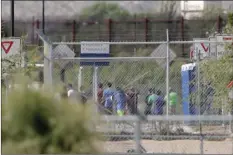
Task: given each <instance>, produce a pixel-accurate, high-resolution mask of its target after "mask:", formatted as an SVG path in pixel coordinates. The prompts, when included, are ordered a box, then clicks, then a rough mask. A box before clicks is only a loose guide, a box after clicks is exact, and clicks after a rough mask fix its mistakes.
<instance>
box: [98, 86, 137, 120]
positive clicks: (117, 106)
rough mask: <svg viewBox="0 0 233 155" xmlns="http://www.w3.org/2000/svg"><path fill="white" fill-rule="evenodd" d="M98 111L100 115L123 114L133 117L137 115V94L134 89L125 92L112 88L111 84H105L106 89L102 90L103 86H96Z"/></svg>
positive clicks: (118, 88)
mask: <svg viewBox="0 0 233 155" xmlns="http://www.w3.org/2000/svg"><path fill="white" fill-rule="evenodd" d="M97 96H98V103H97V106H98V109H99V112H100V113H104V114H108V115H111V114H114V113H115V112H116V114H117V115H119V116H123V115H125V114H131V115H134V114H136V113H137V104H138V93H137V92H136V90H135V89H134V88H131V89H129V90H127V91H126V92H125V91H124V90H123V89H122V88H120V87H117V88H116V89H113V88H112V83H110V82H108V83H107V88H105V89H104V88H103V84H102V83H100V84H99V85H98V94H97Z"/></svg>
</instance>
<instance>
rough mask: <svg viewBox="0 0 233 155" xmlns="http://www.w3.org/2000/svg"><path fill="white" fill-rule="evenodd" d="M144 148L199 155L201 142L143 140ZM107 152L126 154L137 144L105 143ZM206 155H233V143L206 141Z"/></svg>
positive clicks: (152, 150)
mask: <svg viewBox="0 0 233 155" xmlns="http://www.w3.org/2000/svg"><path fill="white" fill-rule="evenodd" d="M141 144H142V146H143V147H144V148H145V149H146V150H147V152H148V153H181V154H191V153H192V154H194V153H196V154H199V153H200V141H199V140H172V141H154V140H142V141H141ZM103 145H104V149H105V152H114V153H125V152H127V150H129V149H134V148H135V143H134V142H133V141H132V140H129V141H116V142H112V141H111V142H110V141H108V142H104V144H103ZM204 153H205V154H233V141H232V140H230V139H228V140H225V141H204Z"/></svg>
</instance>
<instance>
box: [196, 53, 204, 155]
mask: <svg viewBox="0 0 233 155" xmlns="http://www.w3.org/2000/svg"><path fill="white" fill-rule="evenodd" d="M195 50H197V49H195ZM196 53H197V105H198V106H199V127H200V154H201V155H202V154H204V142H203V140H204V137H203V134H202V123H201V119H200V117H201V110H202V108H201V98H200V95H201V93H200V92H201V85H200V58H201V52H200V50H198V51H197V52H196Z"/></svg>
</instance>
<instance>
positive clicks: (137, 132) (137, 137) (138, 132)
mask: <svg viewBox="0 0 233 155" xmlns="http://www.w3.org/2000/svg"><path fill="white" fill-rule="evenodd" d="M134 134H135V145H136V146H135V149H136V153H138V154H140V153H141V120H140V116H137V120H136V125H135V132H134Z"/></svg>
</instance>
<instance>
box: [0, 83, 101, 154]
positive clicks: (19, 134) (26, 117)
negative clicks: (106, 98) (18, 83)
mask: <svg viewBox="0 0 233 155" xmlns="http://www.w3.org/2000/svg"><path fill="white" fill-rule="evenodd" d="M90 112H91V111H90V108H89V107H84V106H83V105H81V104H71V103H68V102H67V101H64V100H63V101H57V100H56V99H55V98H54V97H53V96H52V95H50V93H48V92H40V91H36V90H31V89H28V88H26V87H24V88H20V89H16V90H14V91H12V92H11V93H10V96H9V98H8V103H7V104H3V112H2V119H3V120H2V150H3V153H5V154H16V153H17V154H18V153H22V154H24V153H25V154H33V153H35V154H45V153H59V154H60V153H75V154H78V153H97V152H99V150H98V149H97V146H96V145H95V143H96V142H97V141H98V136H97V134H96V133H95V132H94V131H91V129H90V127H92V122H91V117H90V115H89V114H90ZM98 148H99V146H98Z"/></svg>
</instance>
